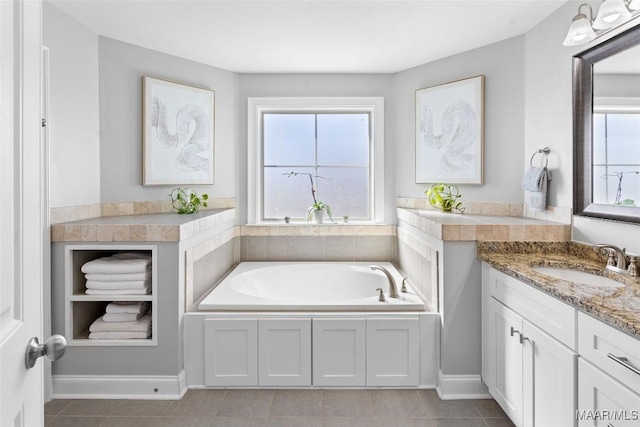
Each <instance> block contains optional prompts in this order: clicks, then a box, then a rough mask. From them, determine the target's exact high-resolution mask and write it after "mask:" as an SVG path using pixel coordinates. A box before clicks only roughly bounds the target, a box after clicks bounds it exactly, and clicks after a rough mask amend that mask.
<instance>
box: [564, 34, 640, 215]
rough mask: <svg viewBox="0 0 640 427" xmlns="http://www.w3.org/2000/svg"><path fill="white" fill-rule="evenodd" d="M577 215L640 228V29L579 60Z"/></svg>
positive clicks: (575, 74) (579, 56)
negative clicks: (627, 223)
mask: <svg viewBox="0 0 640 427" xmlns="http://www.w3.org/2000/svg"><path fill="white" fill-rule="evenodd" d="M573 138H574V168H573V170H574V177H573V211H574V214H575V215H580V216H589V217H595V218H605V219H611V220H617V221H625V222H632V223H638V224H640V25H636V26H635V27H633V28H631V29H629V30H627V31H625V32H623V33H620V34H618V35H617V36H615V37H613V38H611V39H609V40H607V41H605V42H603V43H601V44H599V45H597V46H595V47H593V48H591V49H589V50H586V51H584V52H582V53H579V54H577V55H575V56H574V57H573Z"/></svg>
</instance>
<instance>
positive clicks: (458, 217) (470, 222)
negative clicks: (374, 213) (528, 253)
mask: <svg viewBox="0 0 640 427" xmlns="http://www.w3.org/2000/svg"><path fill="white" fill-rule="evenodd" d="M398 221H402V222H405V223H407V224H409V225H410V226H412V227H414V228H416V229H418V230H420V231H422V232H424V233H426V234H428V235H429V236H432V237H435V238H436V239H439V240H445V241H505V240H514V241H516V240H517V241H567V240H570V239H571V224H570V223H567V224H564V223H558V222H553V221H548V220H541V219H535V218H527V217H523V216H508V215H507V216H504V215H481V214H468V213H466V211H465V213H464V214H460V213H443V212H439V211H435V210H425V209H413V208H403V207H399V208H398Z"/></svg>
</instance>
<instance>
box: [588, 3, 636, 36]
mask: <svg viewBox="0 0 640 427" xmlns="http://www.w3.org/2000/svg"><path fill="white" fill-rule="evenodd" d="M630 18H631V12H629V9H627V6H626V5H625V4H624V0H605V1H603V2H602V4H601V5H600V9H599V10H598V14H597V15H596V19H595V21H593V28H595V29H596V30H604V29H607V28H612V27H615V26H617V25H619V24H622V23H623V22H625V21H627V20H628V19H630Z"/></svg>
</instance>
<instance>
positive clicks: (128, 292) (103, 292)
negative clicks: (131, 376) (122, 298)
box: [84, 286, 151, 295]
mask: <svg viewBox="0 0 640 427" xmlns="http://www.w3.org/2000/svg"><path fill="white" fill-rule="evenodd" d="M84 293H85V294H87V295H147V294H149V293H151V286H148V287H146V288H143V289H87V290H86V291H84Z"/></svg>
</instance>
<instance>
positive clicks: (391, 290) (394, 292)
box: [369, 265, 398, 298]
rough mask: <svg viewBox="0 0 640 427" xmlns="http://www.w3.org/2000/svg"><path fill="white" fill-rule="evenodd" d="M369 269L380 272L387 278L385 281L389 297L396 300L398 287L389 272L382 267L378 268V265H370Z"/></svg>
mask: <svg viewBox="0 0 640 427" xmlns="http://www.w3.org/2000/svg"><path fill="white" fill-rule="evenodd" d="M369 268H371V269H372V270H380V271H382V272H383V273H384V275H385V276H387V281H388V282H389V297H391V298H398V287H397V286H396V281H395V280H394V278H393V276H392V275H391V273H389V270H387V269H386V268H384V267H380V266H379V265H370V266H369Z"/></svg>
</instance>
